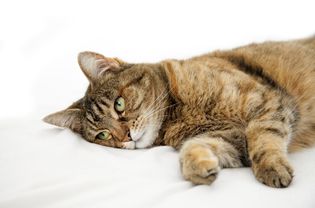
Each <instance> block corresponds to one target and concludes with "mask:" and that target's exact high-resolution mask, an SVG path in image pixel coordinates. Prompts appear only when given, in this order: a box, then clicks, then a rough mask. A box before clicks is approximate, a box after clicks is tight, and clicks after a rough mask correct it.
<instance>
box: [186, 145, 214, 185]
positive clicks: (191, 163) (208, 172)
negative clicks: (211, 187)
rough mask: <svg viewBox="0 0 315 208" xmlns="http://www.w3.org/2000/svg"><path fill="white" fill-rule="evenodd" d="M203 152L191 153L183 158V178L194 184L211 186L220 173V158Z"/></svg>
mask: <svg viewBox="0 0 315 208" xmlns="http://www.w3.org/2000/svg"><path fill="white" fill-rule="evenodd" d="M203 151H206V150H204V149H200V150H199V151H191V152H188V153H187V154H186V155H184V156H183V157H182V158H181V170H182V173H183V176H184V178H185V179H186V180H189V181H191V182H193V183H194V184H211V183H212V182H213V181H214V180H215V179H216V177H217V175H218V173H219V171H220V166H219V161H218V158H217V157H216V156H215V155H211V154H209V153H207V152H203Z"/></svg>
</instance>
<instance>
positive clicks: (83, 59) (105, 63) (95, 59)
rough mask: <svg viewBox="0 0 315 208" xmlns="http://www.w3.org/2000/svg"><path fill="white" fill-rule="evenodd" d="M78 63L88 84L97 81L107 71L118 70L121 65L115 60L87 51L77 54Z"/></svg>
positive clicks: (120, 62)
mask: <svg viewBox="0 0 315 208" xmlns="http://www.w3.org/2000/svg"><path fill="white" fill-rule="evenodd" d="M78 62H79V65H80V67H81V70H82V71H83V73H84V74H85V76H86V77H87V78H88V79H89V81H90V82H94V81H97V80H98V79H99V78H100V77H101V76H102V74H104V73H105V72H106V71H108V70H112V71H114V70H118V69H119V68H120V65H121V64H122V61H120V60H118V59H116V58H107V57H105V56H103V55H101V54H98V53H94V52H88V51H86V52H81V53H79V55H78Z"/></svg>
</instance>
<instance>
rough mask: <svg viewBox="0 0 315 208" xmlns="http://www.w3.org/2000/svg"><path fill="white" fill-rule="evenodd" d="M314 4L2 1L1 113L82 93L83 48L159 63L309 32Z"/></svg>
mask: <svg viewBox="0 0 315 208" xmlns="http://www.w3.org/2000/svg"><path fill="white" fill-rule="evenodd" d="M313 2H314V1H311V0H310V1H303V0H299V1H266V0H264V1H249V0H248V1H244V0H243V1H242V0H241V1H226V0H223V1H221V0H220V1H206V0H205V1H198V0H193V1H185V0H182V1H171V0H159V1H148V0H147V1H145V0H143V1H139V0H133V1H120V0H112V1H104V0H103V1H93V0H89V1H79V0H77V1H65V0H54V1H34V0H29V1H16V0H7V1H5V0H2V1H0V72H1V74H0V95H1V97H0V99H1V102H0V116H1V117H0V118H8V117H21V116H26V115H29V114H30V113H32V114H37V115H39V116H42V115H45V114H47V113H48V112H51V111H54V110H57V109H60V108H63V107H65V106H67V105H68V104H70V103H71V102H72V101H74V100H75V99H77V98H79V97H80V96H81V95H82V94H83V93H84V90H85V87H86V85H87V82H86V80H85V78H84V76H83V74H82V73H81V71H80V70H79V67H78V65H77V63H76V56H77V53H78V52H80V51H83V50H93V51H97V52H100V53H103V54H104V55H106V56H116V57H120V58H121V59H124V60H126V61H129V62H155V61H159V60H161V59H165V58H185V57H190V56H194V55H198V54H200V53H205V52H209V51H211V50H214V49H225V48H231V47H236V46H240V45H242V44H246V43H250V42H259V41H264V40H286V39H291V38H301V37H306V36H309V35H311V34H314V33H315V12H314V8H315V6H314V3H313ZM65 86H66V87H65Z"/></svg>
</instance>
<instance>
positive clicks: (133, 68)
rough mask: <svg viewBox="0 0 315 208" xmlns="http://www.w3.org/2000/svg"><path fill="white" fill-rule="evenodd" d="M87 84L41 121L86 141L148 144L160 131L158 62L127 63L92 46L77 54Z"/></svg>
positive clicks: (162, 90) (163, 97)
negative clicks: (76, 97) (91, 49)
mask: <svg viewBox="0 0 315 208" xmlns="http://www.w3.org/2000/svg"><path fill="white" fill-rule="evenodd" d="M78 62H79V65H80V67H81V70H82V71H83V73H84V74H85V75H86V77H87V78H88V80H89V82H90V84H89V87H88V89H87V91H86V94H85V96H84V97H83V98H81V99H80V100H78V101H77V102H75V103H73V104H72V105H71V106H70V107H68V108H67V109H65V110H62V111H59V112H56V113H53V114H51V115H48V116H47V117H45V118H44V121H45V122H47V123H50V124H53V125H56V126H59V127H65V128H69V129H71V130H72V131H74V132H76V133H79V134H81V135H82V137H83V138H85V139H86V140H87V141H90V142H94V143H97V144H100V145H104V146H110V147H118V148H127V149H135V148H146V147H149V146H151V145H152V144H153V143H154V141H155V139H156V138H157V136H158V132H159V130H160V128H161V124H162V121H163V119H164V118H163V117H164V113H165V110H164V109H165V107H166V105H167V94H168V93H167V90H166V87H165V83H163V76H159V73H157V72H158V71H159V70H160V69H159V68H160V67H161V66H160V65H158V64H127V63H124V62H123V61H121V60H119V59H116V58H106V57H104V56H103V55H100V54H97V53H93V52H82V53H80V54H79V56H78Z"/></svg>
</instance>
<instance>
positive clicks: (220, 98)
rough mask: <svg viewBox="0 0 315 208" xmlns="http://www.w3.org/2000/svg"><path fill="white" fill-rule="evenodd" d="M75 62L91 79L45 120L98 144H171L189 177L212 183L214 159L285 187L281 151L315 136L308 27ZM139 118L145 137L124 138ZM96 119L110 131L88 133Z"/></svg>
mask: <svg viewBox="0 0 315 208" xmlns="http://www.w3.org/2000/svg"><path fill="white" fill-rule="evenodd" d="M79 64H80V66H81V69H82V70H83V72H84V73H85V75H86V76H87V77H88V79H89V80H90V86H89V88H88V90H87V92H86V94H85V96H84V97H83V98H82V99H80V100H79V101H77V102H76V103H74V104H73V105H72V106H70V107H69V108H67V109H66V110H63V111H60V112H57V113H55V114H52V115H50V116H48V117H46V118H45V119H44V120H45V121H46V122H48V123H52V124H54V125H57V126H62V127H68V128H70V129H72V130H73V131H75V132H77V133H80V134H81V135H82V136H83V137H84V138H85V139H86V140H88V141H90V142H94V143H97V144H101V145H105V146H111V147H118V148H131V149H134V148H145V147H149V146H152V145H169V146H172V147H174V148H176V149H178V150H180V164H181V170H182V173H183V176H184V178H185V179H187V180H190V181H192V182H193V183H195V184H210V183H212V182H213V181H214V180H215V178H216V176H217V174H218V172H219V170H220V169H221V168H225V167H241V166H251V167H252V169H253V172H254V174H255V176H256V178H257V179H258V180H259V181H261V182H262V183H264V184H266V185H268V186H272V187H287V186H288V185H289V184H290V182H291V180H292V177H293V170H292V167H291V166H290V164H289V162H288V159H287V152H288V151H289V152H293V151H297V150H300V149H302V148H305V147H310V146H311V145H313V144H314V143H315V104H314V103H315V37H312V38H308V39H303V40H297V41H287V42H265V43H262V44H251V45H248V46H245V47H240V48H236V49H233V50H229V51H215V52H213V53H209V54H205V55H202V56H198V57H194V58H191V59H188V60H166V61H162V62H160V63H156V64H127V63H124V62H122V61H121V60H118V59H110V58H106V57H104V56H102V55H100V54H96V53H92V52H84V53H81V54H80V55H79ZM117 97H123V98H124V99H125V100H126V104H127V105H126V109H125V111H124V112H123V113H118V112H116V111H115V109H114V107H113V105H114V102H115V100H116V98H117ZM146 126H149V127H150V126H151V127H152V129H153V130H152V133H151V134H148V135H149V137H150V138H153V139H152V141H149V142H147V141H144V139H143V138H142V137H141V138H140V139H139V141H133V139H134V137H133V136H132V135H131V136H130V132H133V131H138V130H139V129H144V128H146ZM149 127H148V128H149ZM104 129H108V130H109V131H110V132H111V134H112V136H113V139H111V140H108V141H103V140H100V139H97V138H95V137H96V135H97V134H98V133H99V132H100V131H102V130H104Z"/></svg>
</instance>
